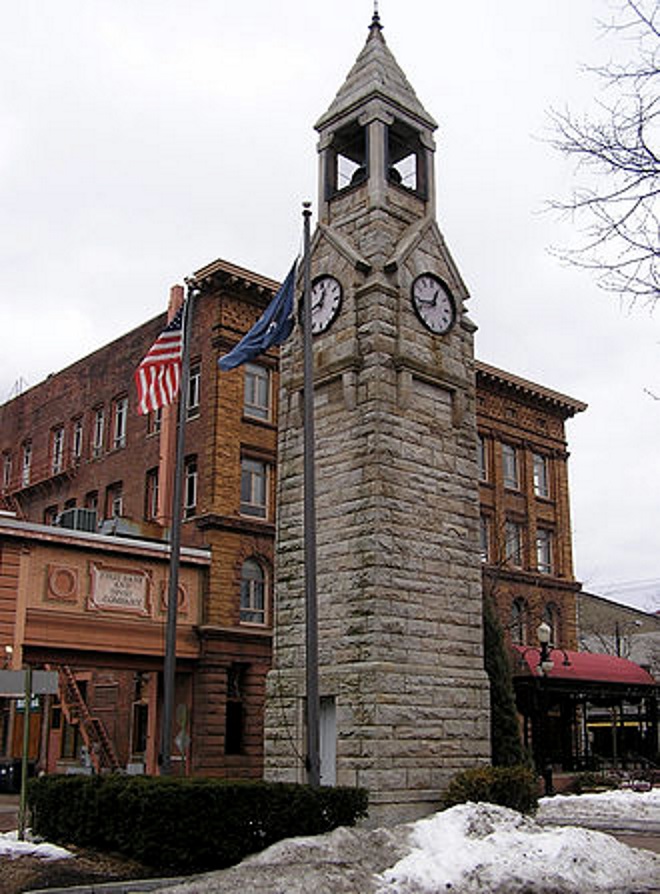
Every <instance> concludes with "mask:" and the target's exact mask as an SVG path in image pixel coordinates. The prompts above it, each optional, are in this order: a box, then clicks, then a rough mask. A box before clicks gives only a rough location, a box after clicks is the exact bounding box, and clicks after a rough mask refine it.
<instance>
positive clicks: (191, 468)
mask: <svg viewBox="0 0 660 894" xmlns="http://www.w3.org/2000/svg"><path fill="white" fill-rule="evenodd" d="M197 481H198V476H197V457H196V456H187V457H186V465H185V471H184V482H183V517H184V518H192V516H193V515H195V513H196V512H197Z"/></svg>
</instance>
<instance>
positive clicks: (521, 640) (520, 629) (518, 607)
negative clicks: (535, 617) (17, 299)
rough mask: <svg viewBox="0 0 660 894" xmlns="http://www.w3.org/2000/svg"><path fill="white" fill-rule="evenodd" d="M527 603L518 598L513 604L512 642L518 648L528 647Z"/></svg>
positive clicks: (520, 597)
mask: <svg viewBox="0 0 660 894" xmlns="http://www.w3.org/2000/svg"><path fill="white" fill-rule="evenodd" d="M528 614H529V610H528V606H527V601H526V600H525V599H523V598H522V596H518V597H517V598H516V599H514V600H513V602H512V603H511V640H512V641H513V642H514V643H515V644H516V645H517V646H525V645H527V616H528Z"/></svg>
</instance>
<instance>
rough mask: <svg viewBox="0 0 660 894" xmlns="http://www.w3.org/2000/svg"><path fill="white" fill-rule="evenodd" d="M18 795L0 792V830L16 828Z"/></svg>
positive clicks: (10, 830)
mask: <svg viewBox="0 0 660 894" xmlns="http://www.w3.org/2000/svg"><path fill="white" fill-rule="evenodd" d="M18 801H19V797H18V795H7V794H4V793H0V832H13V831H14V829H17V828H18Z"/></svg>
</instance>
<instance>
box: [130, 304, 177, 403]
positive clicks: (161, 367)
mask: <svg viewBox="0 0 660 894" xmlns="http://www.w3.org/2000/svg"><path fill="white" fill-rule="evenodd" d="M184 307H185V305H182V306H181V307H180V308H179V310H178V311H177V313H176V314H175V316H173V317H172V319H171V320H170V322H169V323H168V324H167V326H166V327H165V329H163V331H162V332H161V334H160V335H159V336H158V338H157V339H156V341H155V342H154V343H153V345H152V346H151V348H150V350H149V351H148V353H147V354H146V356H145V358H144V360H143V361H142V363H141V364H140V365H139V366H138V368H137V369H136V370H135V384H136V386H137V394H138V413H140V414H142V415H145V414H146V413H151V412H152V411H154V410H159V409H160V408H161V407H165V406H167V405H168V404H171V403H172V401H173V400H174V399H175V397H176V396H177V393H178V391H179V382H180V380H181V355H182V351H183V310H184Z"/></svg>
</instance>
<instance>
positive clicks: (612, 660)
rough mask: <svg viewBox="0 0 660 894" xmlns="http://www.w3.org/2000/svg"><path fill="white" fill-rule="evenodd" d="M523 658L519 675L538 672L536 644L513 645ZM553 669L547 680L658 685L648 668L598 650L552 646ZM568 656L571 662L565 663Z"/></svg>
mask: <svg viewBox="0 0 660 894" xmlns="http://www.w3.org/2000/svg"><path fill="white" fill-rule="evenodd" d="M513 648H514V649H515V650H516V652H517V653H518V655H519V657H520V661H519V662H516V665H517V666H515V667H514V676H515V675H516V674H520V673H522V674H525V675H526V674H527V673H532V674H535V675H536V674H538V665H539V655H540V650H539V649H538V648H536V647H531V648H529V647H528V648H525V647H524V646H514V647H513ZM551 658H552V661H553V664H554V666H553V668H552V670H551V671H550V672H549V673H548V674H547V675H546V677H547V679H548V680H566V681H570V680H575V681H578V680H579V681H581V682H587V681H593V682H598V683H620V684H622V685H624V686H655V685H656V682H655V680H654V679H653V677H652V676H651V674H650V673H649V672H648V671H645V670H644V669H643V668H641V667H640V666H639V665H638V664H635V663H634V661H628V659H627V658H617V657H616V656H615V655H601V654H599V653H597V652H571V651H568V650H567V651H566V652H564V650H563V649H553V650H552V655H551ZM566 659H568V662H569V663H568V664H566V663H565V661H566Z"/></svg>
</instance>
